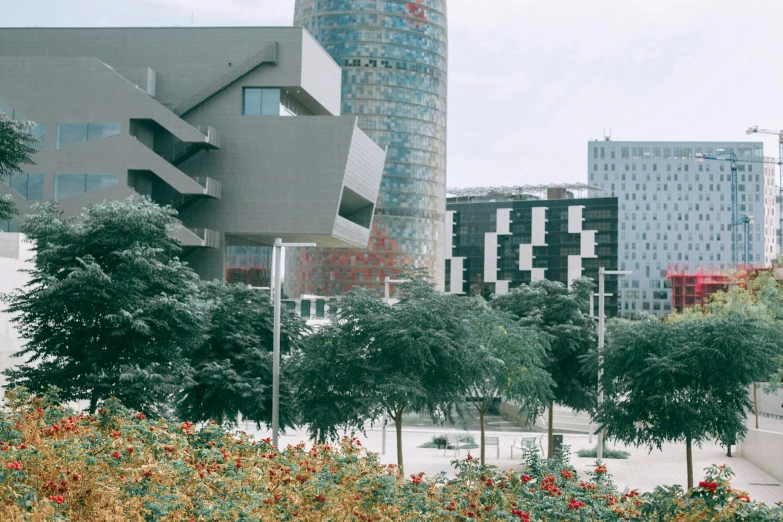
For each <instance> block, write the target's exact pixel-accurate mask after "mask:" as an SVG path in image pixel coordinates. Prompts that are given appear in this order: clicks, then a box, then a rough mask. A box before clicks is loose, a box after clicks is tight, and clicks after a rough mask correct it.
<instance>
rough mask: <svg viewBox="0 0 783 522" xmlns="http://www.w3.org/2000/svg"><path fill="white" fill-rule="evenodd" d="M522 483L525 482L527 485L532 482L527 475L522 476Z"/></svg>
mask: <svg viewBox="0 0 783 522" xmlns="http://www.w3.org/2000/svg"><path fill="white" fill-rule="evenodd" d="M522 482H524V483H525V484H527V483H528V482H530V477H529V476H527V475H522Z"/></svg>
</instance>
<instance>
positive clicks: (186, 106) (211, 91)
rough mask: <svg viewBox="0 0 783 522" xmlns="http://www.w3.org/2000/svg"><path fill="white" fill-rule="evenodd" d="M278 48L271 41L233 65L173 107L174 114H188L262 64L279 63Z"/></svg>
mask: <svg viewBox="0 0 783 522" xmlns="http://www.w3.org/2000/svg"><path fill="white" fill-rule="evenodd" d="M277 50H278V45H277V42H271V43H269V44H267V45H266V46H265V47H264V48H263V49H262V50H261V51H259V52H258V53H256V54H254V55H253V56H251V57H250V58H248V59H247V60H245V61H244V62H242V63H240V64H239V65H237V66H236V67H233V68H232V69H231V71H229V72H227V73H226V74H224V75H223V76H221V77H220V78H217V79H215V80H214V81H212V82H211V83H209V84H208V85H206V86H205V87H204V88H203V89H201V90H200V91H198V92H196V93H194V94H193V95H191V96H190V97H189V98H187V99H186V100H185V101H183V102H182V103H180V104H179V105H176V106H175V107H174V109H173V111H174V114H176V115H177V116H183V115H185V114H187V113H188V112H190V111H192V110H193V109H195V108H196V107H198V106H199V105H201V104H202V103H204V102H205V101H207V100H208V99H210V98H211V97H213V96H214V95H216V94H217V93H219V92H220V91H222V90H223V89H225V88H226V87H228V86H229V85H231V84H232V83H234V82H235V81H237V80H239V79H240V78H242V77H243V76H245V75H246V74H248V73H250V72H251V71H254V70H255V69H257V68H258V67H260V66H261V65H262V64H265V63H266V64H277Z"/></svg>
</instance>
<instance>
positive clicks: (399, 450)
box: [394, 408, 405, 475]
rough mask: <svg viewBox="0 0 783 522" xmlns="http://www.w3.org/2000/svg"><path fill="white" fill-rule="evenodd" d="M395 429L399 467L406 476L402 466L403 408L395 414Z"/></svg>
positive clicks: (401, 473)
mask: <svg viewBox="0 0 783 522" xmlns="http://www.w3.org/2000/svg"><path fill="white" fill-rule="evenodd" d="M394 427H395V428H396V429H397V467H398V468H400V475H404V474H405V469H404V468H403V465H402V408H400V409H399V410H397V411H395V412H394Z"/></svg>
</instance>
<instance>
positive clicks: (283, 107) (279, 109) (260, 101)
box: [242, 87, 304, 116]
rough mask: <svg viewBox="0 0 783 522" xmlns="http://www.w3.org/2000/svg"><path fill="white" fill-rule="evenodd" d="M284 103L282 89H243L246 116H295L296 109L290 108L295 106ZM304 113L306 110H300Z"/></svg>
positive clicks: (243, 105) (243, 106)
mask: <svg viewBox="0 0 783 522" xmlns="http://www.w3.org/2000/svg"><path fill="white" fill-rule="evenodd" d="M289 101H290V102H291V103H287V104H284V103H283V95H282V94H281V92H280V89H272V88H264V87H245V88H244V89H243V102H242V114H244V115H245V116H294V115H295V114H296V112H297V111H296V108H289V107H291V106H292V104H294V100H289ZM300 109H301V111H300V112H302V113H304V109H303V108H300Z"/></svg>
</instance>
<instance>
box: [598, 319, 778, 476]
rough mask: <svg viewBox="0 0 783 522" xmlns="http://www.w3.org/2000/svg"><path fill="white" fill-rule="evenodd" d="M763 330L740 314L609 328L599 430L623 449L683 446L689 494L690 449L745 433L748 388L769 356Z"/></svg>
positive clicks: (624, 323)
mask: <svg viewBox="0 0 783 522" xmlns="http://www.w3.org/2000/svg"><path fill="white" fill-rule="evenodd" d="M765 329H766V327H765V325H764V324H763V323H761V322H760V321H758V319H755V318H748V317H743V316H741V315H740V314H730V315H727V316H725V317H720V316H715V315H712V316H706V317H704V316H696V315H693V316H690V317H687V318H682V319H680V320H677V321H673V322H658V321H642V322H633V321H618V322H615V323H613V324H612V325H611V329H610V331H609V334H610V335H609V343H608V345H607V347H606V351H605V352H604V374H603V384H604V387H605V389H606V391H607V399H606V401H605V402H604V403H603V405H602V406H601V408H600V409H599V410H598V413H597V416H596V420H597V422H599V423H600V425H601V428H602V429H606V430H607V433H608V435H609V436H610V437H613V438H615V439H617V440H620V441H623V442H626V443H629V444H635V445H639V446H641V445H646V446H648V447H649V448H651V449H652V448H659V449H660V448H661V446H662V444H663V443H664V442H685V447H686V461H687V471H688V473H687V474H688V487H689V488H691V487H693V458H692V450H693V445H701V444H702V443H703V442H704V441H705V440H707V439H708V438H710V437H712V436H717V437H718V438H719V439H720V440H724V441H736V440H739V439H741V438H742V436H743V435H744V433H745V431H746V428H745V418H746V411H747V410H748V409H750V407H751V401H750V398H749V397H748V386H749V385H750V384H751V383H752V382H754V381H755V380H757V379H758V378H759V377H760V376H761V375H763V374H764V372H765V365H767V364H768V362H769V357H770V355H771V353H772V352H773V350H774V347H773V346H771V345H770V343H769V342H768V340H769V336H768V334H767V332H766V331H765Z"/></svg>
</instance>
